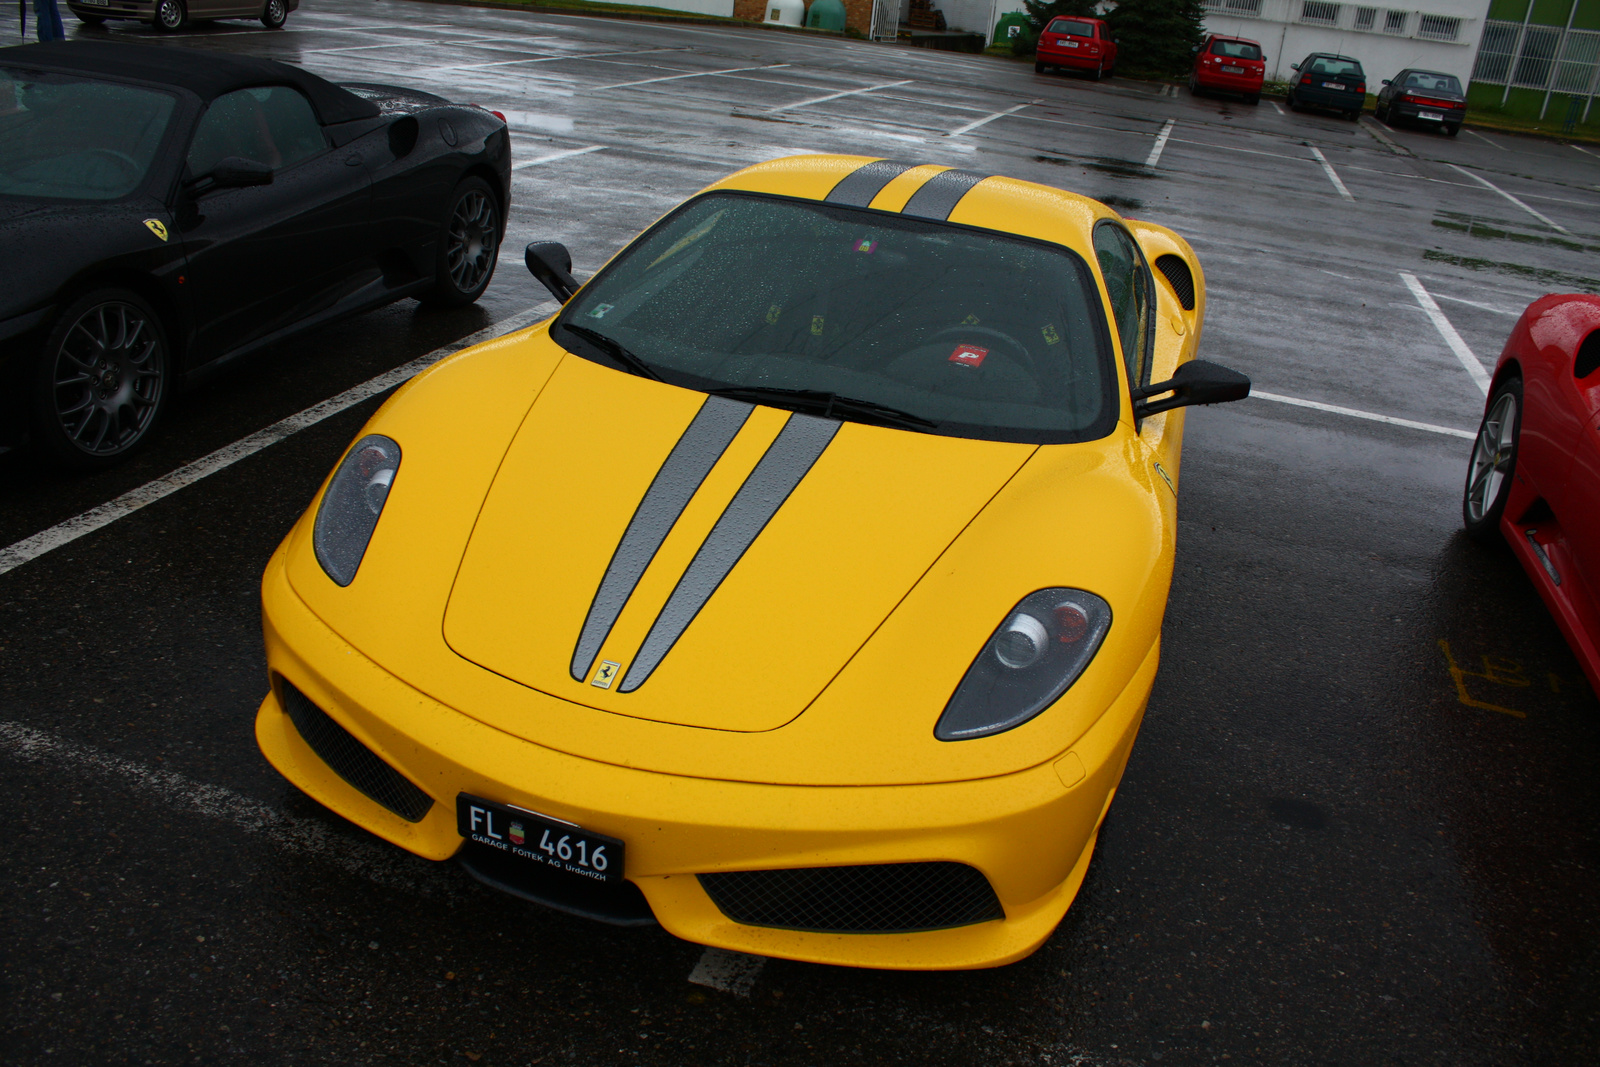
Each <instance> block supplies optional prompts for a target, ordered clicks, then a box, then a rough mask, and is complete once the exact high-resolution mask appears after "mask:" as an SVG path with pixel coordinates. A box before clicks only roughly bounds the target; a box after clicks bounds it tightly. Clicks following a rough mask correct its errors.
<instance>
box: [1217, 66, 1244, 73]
mask: <svg viewBox="0 0 1600 1067" xmlns="http://www.w3.org/2000/svg"><path fill="white" fill-rule="evenodd" d="M1222 73H1224V74H1243V73H1244V68H1243V67H1223V68H1222Z"/></svg>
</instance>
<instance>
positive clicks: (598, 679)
mask: <svg viewBox="0 0 1600 1067" xmlns="http://www.w3.org/2000/svg"><path fill="white" fill-rule="evenodd" d="M621 666H622V665H621V664H620V663H613V662H612V661H611V660H608V659H606V660H601V661H600V666H599V668H598V669H597V670H596V671H595V672H594V678H593V679H592V680H591V681H590V682H589V684H590V685H596V686H599V687H600V688H601V689H610V688H611V683H612V682H614V681H616V680H617V670H618V668H620V667H621Z"/></svg>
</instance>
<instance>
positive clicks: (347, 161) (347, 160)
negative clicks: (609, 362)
mask: <svg viewBox="0 0 1600 1067" xmlns="http://www.w3.org/2000/svg"><path fill="white" fill-rule="evenodd" d="M344 165H345V166H347V167H359V166H361V157H360V156H345V157H344Z"/></svg>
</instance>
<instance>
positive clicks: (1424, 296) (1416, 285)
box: [1400, 270, 1489, 396]
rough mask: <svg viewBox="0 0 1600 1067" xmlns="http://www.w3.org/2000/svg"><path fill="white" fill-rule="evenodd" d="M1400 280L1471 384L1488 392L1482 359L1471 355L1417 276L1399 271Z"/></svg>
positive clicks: (1487, 376) (1485, 393)
mask: <svg viewBox="0 0 1600 1067" xmlns="http://www.w3.org/2000/svg"><path fill="white" fill-rule="evenodd" d="M1400 280H1401V281H1403V282H1405V283H1406V288H1407V289H1410V290H1411V295H1412V296H1414V297H1416V298H1417V303H1419V304H1421V305H1422V310H1423V311H1426V312H1427V313H1428V318H1430V319H1432V320H1433V328H1434V329H1436V330H1438V331H1439V336H1440V337H1443V338H1444V343H1445V344H1447V345H1449V346H1450V351H1452V352H1454V353H1455V354H1456V358H1457V359H1459V360H1460V361H1461V365H1462V366H1463V367H1465V368H1467V373H1468V374H1470V375H1471V376H1472V381H1473V384H1475V385H1477V387H1478V391H1479V392H1481V393H1483V394H1484V395H1485V396H1487V395H1488V393H1489V372H1488V371H1486V370H1484V369H1483V361H1482V360H1480V359H1478V357H1477V356H1475V355H1473V352H1472V349H1470V348H1468V347H1467V342H1465V341H1463V340H1462V339H1461V335H1460V334H1459V333H1456V328H1455V327H1454V326H1452V325H1450V320H1449V319H1447V318H1445V317H1444V312H1442V311H1440V310H1439V305H1438V304H1437V303H1435V302H1434V299H1433V296H1432V295H1431V294H1430V293H1429V292H1428V290H1426V289H1424V288H1423V287H1422V283H1421V282H1419V281H1417V276H1416V275H1415V274H1412V273H1411V272H1410V271H1408V270H1403V271H1401V272H1400Z"/></svg>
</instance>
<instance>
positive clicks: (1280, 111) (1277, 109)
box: [1267, 100, 1284, 115]
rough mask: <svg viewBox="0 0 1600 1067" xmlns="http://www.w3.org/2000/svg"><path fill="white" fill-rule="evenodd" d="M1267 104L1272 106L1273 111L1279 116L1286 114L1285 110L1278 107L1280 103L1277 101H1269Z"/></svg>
mask: <svg viewBox="0 0 1600 1067" xmlns="http://www.w3.org/2000/svg"><path fill="white" fill-rule="evenodd" d="M1267 103H1269V104H1271V105H1272V110H1274V111H1276V112H1277V113H1278V114H1280V115H1282V114H1283V113H1284V112H1283V108H1281V107H1279V106H1278V102H1277V101H1276V100H1268V101H1267Z"/></svg>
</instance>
